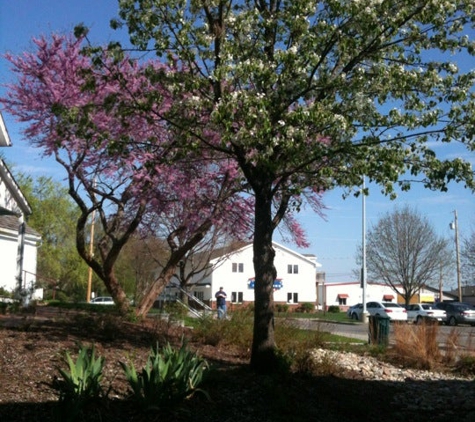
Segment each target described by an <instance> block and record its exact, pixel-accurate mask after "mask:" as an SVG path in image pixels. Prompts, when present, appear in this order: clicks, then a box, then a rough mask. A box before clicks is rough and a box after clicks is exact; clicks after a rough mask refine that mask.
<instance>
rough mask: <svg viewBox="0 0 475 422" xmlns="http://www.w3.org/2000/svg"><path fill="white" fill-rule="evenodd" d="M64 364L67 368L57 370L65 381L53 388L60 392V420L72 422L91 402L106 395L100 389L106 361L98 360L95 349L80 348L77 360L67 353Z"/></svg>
mask: <svg viewBox="0 0 475 422" xmlns="http://www.w3.org/2000/svg"><path fill="white" fill-rule="evenodd" d="M64 362H65V363H66V365H67V369H63V368H58V371H59V373H60V375H61V378H62V379H56V380H55V381H54V382H53V388H55V389H56V390H57V391H58V392H59V409H58V414H57V417H58V419H61V420H71V421H72V420H76V419H77V417H78V416H79V414H80V413H81V410H82V408H83V407H84V406H85V405H86V404H87V403H88V402H90V401H92V400H94V399H98V398H100V397H104V396H107V394H105V393H104V390H103V389H102V386H101V380H102V371H103V368H104V362H105V359H104V357H98V358H96V355H95V349H94V346H92V347H87V346H82V345H80V347H79V353H78V356H77V359H76V361H74V360H73V359H72V357H71V354H70V353H69V352H66V354H65V356H64Z"/></svg>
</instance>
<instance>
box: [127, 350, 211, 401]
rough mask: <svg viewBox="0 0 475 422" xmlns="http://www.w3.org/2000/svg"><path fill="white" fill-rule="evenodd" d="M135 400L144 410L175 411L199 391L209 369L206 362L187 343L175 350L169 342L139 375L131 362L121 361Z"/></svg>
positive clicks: (154, 355) (154, 352) (152, 357)
mask: <svg viewBox="0 0 475 422" xmlns="http://www.w3.org/2000/svg"><path fill="white" fill-rule="evenodd" d="M120 365H121V367H122V369H123V370H124V373H125V377H126V379H127V382H128V383H129V386H130V389H131V396H132V398H133V399H134V400H135V401H136V402H137V403H138V404H139V406H140V407H141V408H143V409H144V410H151V409H164V408H168V409H170V408H174V407H176V406H177V405H179V404H180V403H181V402H183V400H184V399H186V398H187V397H189V396H191V395H193V394H194V393H196V392H198V391H199V392H202V393H204V394H205V395H207V393H206V392H205V391H204V390H201V389H199V388H198V386H199V385H200V384H201V383H202V381H203V378H204V375H205V371H206V370H207V369H208V363H207V362H206V360H204V359H202V358H200V357H199V356H197V355H196V354H195V353H193V352H191V351H190V350H189V349H188V348H187V346H186V344H185V343H183V344H182V345H181V347H180V349H174V348H173V347H172V346H171V345H170V344H169V343H167V345H166V346H165V347H163V348H162V349H161V350H159V348H158V345H157V347H156V348H155V349H152V350H151V352H150V355H149V357H148V360H147V363H146V365H145V367H144V368H142V371H141V372H140V373H138V372H137V371H136V369H135V366H134V364H133V363H132V362H130V363H129V364H126V363H124V362H120Z"/></svg>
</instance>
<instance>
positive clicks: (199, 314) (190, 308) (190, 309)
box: [176, 298, 203, 318]
mask: <svg viewBox="0 0 475 422" xmlns="http://www.w3.org/2000/svg"><path fill="white" fill-rule="evenodd" d="M176 301H177V302H178V303H179V304H181V305H182V306H184V307H185V308H186V309H188V311H189V312H191V313H192V314H193V315H194V316H196V317H198V318H201V317H202V316H203V315H201V313H200V312H198V311H197V310H196V309H193V308H192V307H191V306H188V305H187V304H186V303H184V302H182V301H181V300H180V299H178V298H177V299H176Z"/></svg>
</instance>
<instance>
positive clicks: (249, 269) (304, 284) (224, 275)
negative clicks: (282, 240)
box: [193, 242, 319, 303]
mask: <svg viewBox="0 0 475 422" xmlns="http://www.w3.org/2000/svg"><path fill="white" fill-rule="evenodd" d="M274 249H275V251H276V257H275V266H276V270H277V279H279V280H281V281H282V284H283V287H282V288H280V289H276V290H275V291H274V301H275V302H287V299H288V294H289V293H290V294H291V295H292V298H293V297H294V294H296V295H297V297H298V303H304V302H312V303H315V302H316V297H317V292H316V283H315V280H316V267H317V266H319V264H317V263H316V261H315V259H313V260H312V259H311V258H308V257H305V256H303V255H300V254H298V253H296V252H294V251H292V250H290V249H288V248H285V247H283V246H281V245H279V244H277V243H275V242H274ZM212 262H213V261H212ZM214 262H218V260H215V261H214ZM233 264H235V267H234V269H235V271H233ZM289 265H290V266H292V273H289V271H288V266H289ZM294 268H298V272H297V273H294ZM254 275H255V274H254V266H253V250H252V245H247V246H245V247H243V248H241V249H239V250H238V251H236V252H234V253H232V254H230V255H229V256H228V257H227V258H225V259H224V260H222V261H220V264H219V266H217V267H216V268H215V269H214V270H213V272H212V273H211V274H210V276H208V277H207V278H205V279H204V280H201V281H200V282H199V284H200V285H199V286H196V287H194V288H193V291H197V292H198V291H199V292H203V298H204V300H205V301H207V300H211V301H213V302H214V301H215V298H214V294H215V293H216V292H217V291H218V289H219V288H220V287H223V288H224V291H225V292H226V294H227V296H228V302H229V303H231V302H232V294H233V292H235V293H236V299H238V298H239V294H240V293H241V294H242V301H243V302H254V289H253V288H251V287H250V286H249V280H250V279H253V278H254ZM206 285H208V287H206ZM291 303H292V302H291Z"/></svg>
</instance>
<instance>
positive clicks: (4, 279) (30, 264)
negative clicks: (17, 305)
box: [0, 227, 40, 292]
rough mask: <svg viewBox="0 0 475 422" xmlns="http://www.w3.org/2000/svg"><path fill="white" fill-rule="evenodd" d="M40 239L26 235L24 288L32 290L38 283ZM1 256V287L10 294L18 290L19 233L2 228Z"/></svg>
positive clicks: (0, 239) (0, 229)
mask: <svg viewBox="0 0 475 422" xmlns="http://www.w3.org/2000/svg"><path fill="white" fill-rule="evenodd" d="M39 240H40V239H39V238H38V237H36V236H31V235H26V237H25V245H24V254H23V280H22V282H23V283H24V285H23V288H27V289H31V288H32V287H33V286H34V284H35V283H36V262H37V261H36V258H37V244H38V242H39ZM0 256H1V257H2V264H1V273H0V287H2V288H4V289H5V290H7V291H8V292H12V291H14V290H15V289H16V288H17V283H18V280H17V268H18V267H17V257H18V233H15V232H11V231H8V230H5V229H2V228H1V227H0Z"/></svg>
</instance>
